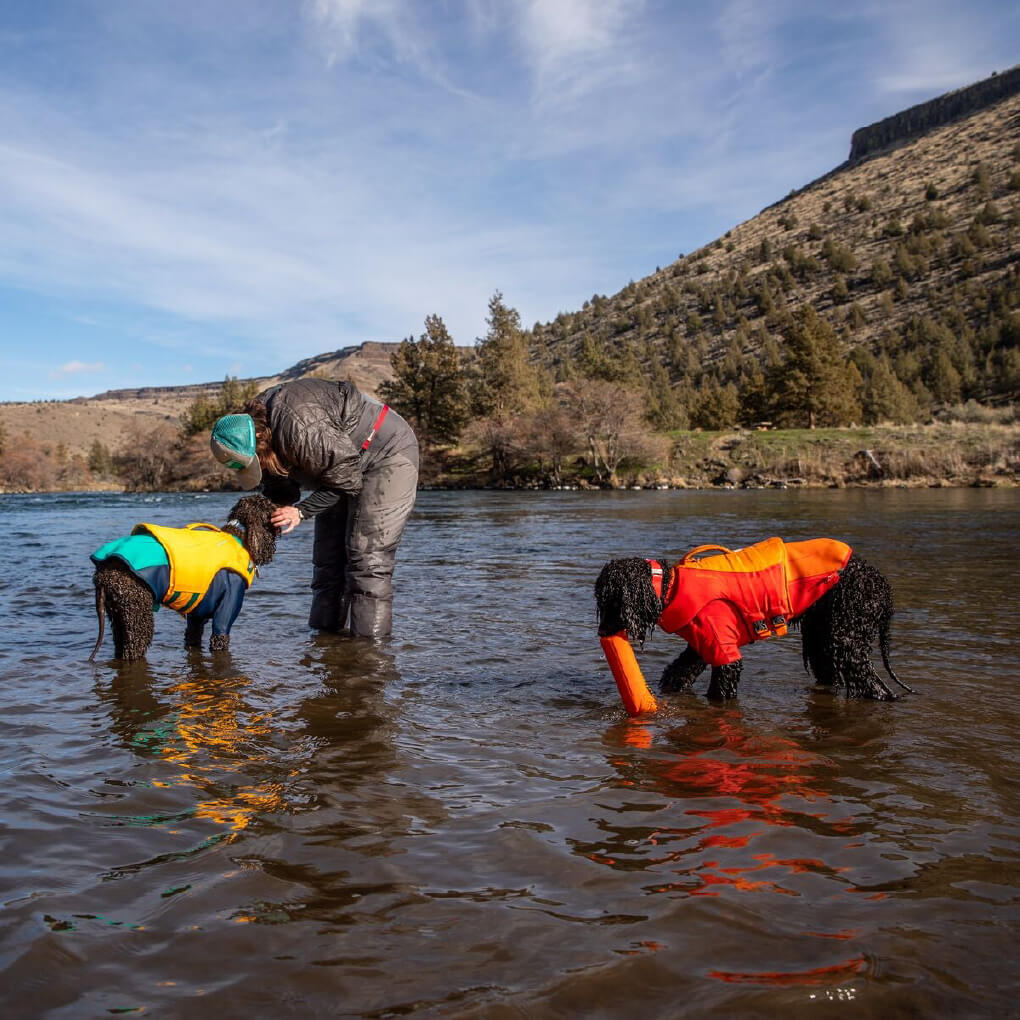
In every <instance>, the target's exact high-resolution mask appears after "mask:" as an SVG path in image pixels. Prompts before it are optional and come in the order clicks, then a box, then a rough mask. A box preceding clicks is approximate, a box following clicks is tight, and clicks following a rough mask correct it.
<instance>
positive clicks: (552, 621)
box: [0, 490, 1020, 1018]
mask: <svg viewBox="0 0 1020 1020" xmlns="http://www.w3.org/2000/svg"><path fill="white" fill-rule="evenodd" d="M234 498H235V497H233V496H230V495H227V494H203V495H164V496H119V495H118V496H114V495H57V496H7V497H0V521H2V523H3V526H4V531H5V533H6V536H7V542H6V547H7V550H8V555H7V557H6V562H5V564H4V566H3V568H2V571H0V599H2V605H3V610H2V612H3V624H4V625H3V627H2V629H0V678H2V681H3V683H2V686H0V702H2V707H0V769H2V774H3V783H2V785H0V819H2V821H3V832H2V846H3V854H2V856H0V911H2V912H0V919H2V925H0V1006H2V1007H3V1011H4V1014H5V1015H7V1016H26V1015H32V1016H48V1017H81V1016H99V1015H105V1014H108V1013H123V1012H127V1013H129V1014H130V1013H137V1014H148V1015H155V1016H185V1015H186V1016H189V1017H204V1016H220V1017H222V1016H243V1015H267V1016H268V1015H272V1016H299V1015H300V1016H305V1017H307V1016H320V1015H321V1016H327V1015H329V1016H391V1015H404V1014H418V1015H422V1016H455V1017H494V1018H495V1017H524V1016H527V1017H545V1016H603V1017H616V1016H619V1017H632V1016H638V1015H642V1014H645V1015H651V1016H686V1015H690V1016H700V1015H740V1016H780V1015H781V1016H790V1015H793V1016H799V1015H818V1013H817V1011H818V1009H819V1007H822V1008H824V1009H825V1012H824V1013H823V1014H822V1015H829V1013H830V1012H831V1011H833V1010H834V1009H836V1008H840V1007H839V1006H837V1004H852V1005H850V1006H849V1008H852V1009H853V1010H854V1012H855V1015H859V1016H860V1015H863V1016H874V1017H890V1016H893V1017H895V1016H904V1017H906V1016H946V1015H958V1016H965V1015H966V1016H1001V1015H1009V1014H1016V1012H1017V1007H1016V1005H1015V1003H1016V999H1017V992H1018V987H1017V985H1018V981H1017V977H1016V968H1015V965H1013V963H1012V960H1013V957H1014V956H1015V944H1016V933H1017V929H1016V924H1017V919H1018V916H1020V909H1018V895H1017V884H1018V883H1017V877H1018V875H1017V857H1018V846H1017V836H1018V813H1020V812H1018V808H1020V804H1018V796H1017V792H1016V789H1017V788H1016V779H1017V766H1016V759H1017V755H1016V736H1017V721H1018V720H1017V710H1016V701H1015V697H1016V692H1015V684H1016V679H1017V675H1018V669H1017V666H1018V659H1017V653H1016V635H1017V623H1018V614H1017V595H1016V549H1017V539H1018V533H1017V532H1018V528H1017V520H1018V518H1017V513H1016V511H1017V497H1016V496H1015V494H1014V493H1013V492H1009V491H998V490H933V491H916V490H904V491H863V490H853V491H810V492H794V491H787V492H771V491H769V492H661V493H660V492H626V493H614V494H609V493H558V494H535V493H528V494H521V493H431V492H429V493H422V494H421V496H420V499H419V504H418V508H417V510H416V512H415V515H414V517H413V518H412V521H411V523H410V525H409V530H408V533H407V536H406V539H405V542H404V545H403V548H402V555H401V558H400V561H399V566H398V578H397V581H398V601H397V605H396V611H395V619H396V628H395V636H394V639H393V640H392V641H390V642H388V643H386V644H384V645H371V644H366V643H363V642H358V641H352V640H350V639H346V638H343V637H335V636H334V637H319V636H316V635H314V634H312V633H311V632H309V631H308V629H307V627H306V625H305V618H306V613H307V608H308V594H307V584H308V579H309V576H310V572H311V571H310V562H309V561H310V554H311V541H310V539H311V530H310V528H308V527H307V526H305V527H302V528H299V529H298V530H297V531H296V532H294V533H292V534H291V535H288V536H286V537H284V538H283V539H281V541H280V543H279V546H278V556H277V559H276V561H275V562H274V563H273V564H271V565H270V566H269V567H267V568H266V569H265V570H264V572H263V576H262V577H261V579H260V580H259V581H258V582H257V583H256V585H255V587H254V588H253V590H252V592H251V593H250V595H249V598H248V600H247V602H246V606H245V609H244V611H243V612H242V614H241V617H240V619H239V620H238V622H237V624H236V625H235V628H234V633H233V639H232V648H231V651H230V653H229V654H227V655H221V656H215V657H214V656H212V655H210V654H209V653H208V652H207V651H204V652H201V653H199V652H195V651H190V652H189V651H185V650H184V649H183V648H182V647H181V645H182V642H183V634H184V624H183V620H182V619H181V618H180V617H178V616H176V614H173V613H170V612H168V611H165V610H164V611H160V613H159V614H158V616H157V620H156V638H155V642H154V644H153V647H152V649H151V651H150V654H149V657H148V660H147V661H146V662H145V663H139V664H135V665H132V666H123V665H118V664H117V663H114V662H113V661H111V660H110V658H109V656H111V655H112V641H111V639H110V637H109V633H108V634H107V642H106V645H105V646H104V649H103V651H102V652H101V653H100V656H99V661H98V662H97V663H95V664H92V663H89V662H87V661H86V659H87V656H88V654H89V652H90V651H91V648H92V644H93V642H94V639H95V616H94V608H93V603H92V586H91V569H90V565H89V562H88V553H89V552H90V551H91V550H92V549H94V548H95V547H97V546H98V545H100V544H101V543H102V542H104V541H106V540H107V539H108V538H111V537H114V536H116V535H119V534H123V533H126V532H127V531H128V530H129V529H130V528H131V527H132V526H133V525H134V524H135V523H137V522H139V521H153V522H157V523H165V524H174V525H180V524H183V523H186V522H188V521H191V520H211V521H213V522H221V521H223V520H224V519H225V515H226V511H227V509H228V508H229V507H230V505H231V504H232V502H233V500H234ZM773 534H779V535H782V536H783V537H785V538H787V539H791V540H793V539H801V538H808V537H814V536H817V535H829V536H832V537H838V538H842V539H844V540H846V541H848V542H850V543H851V544H852V545H853V546H854V547H855V548H856V549H857V550H858V551H859V552H860V553H861V554H862V555H864V556H865V557H866V558H868V559H870V560H872V561H873V562H875V563H876V564H878V565H880V566H881V568H882V569H883V570H884V572H885V573H886V574H887V576H888V577H889V579H890V580H891V582H892V584H893V586H894V589H895V591H896V594H897V607H898V612H897V616H896V620H895V623H894V628H893V661H894V663H895V665H896V666H897V669H898V671H899V672H900V675H901V676H902V677H903V678H904V679H905V680H907V682H909V683H910V684H912V685H913V686H914V687H916V688H917V689H918V690H919V691H920V692H921V693H920V694H919V695H918V696H917V697H916V698H915V697H908V698H905V699H903V700H901V701H899V702H896V703H894V704H886V703H871V702H848V701H846V700H845V699H842V698H840V697H836V696H833V695H832V694H831V693H828V692H826V691H821V690H818V689H815V688H814V687H813V686H812V685H811V684H810V683H809V678H808V677H807V675H806V674H805V673H804V672H803V669H802V667H801V662H800V646H799V639H798V638H796V637H793V636H791V637H787V638H785V639H782V640H779V641H773V642H766V643H762V644H759V645H757V646H755V647H754V648H753V649H750V650H749V651H748V654H747V656H746V662H745V669H744V681H743V683H742V689H741V694H740V697H739V699H738V700H737V701H735V702H733V703H731V704H727V705H726V706H725V707H719V706H714V705H709V704H708V703H707V702H706V701H705V699H704V697H703V691H704V687H705V682H704V681H703V682H702V683H701V684H700V685H699V686H700V693H698V694H692V695H682V696H677V697H673V698H671V699H668V700H667V701H666V703H665V705H664V708H663V710H662V711H661V712H659V713H658V714H656V715H655V716H652V717H648V718H643V719H641V720H639V721H631V720H628V719H627V718H626V716H625V715H624V713H623V711H622V709H621V707H620V704H619V700H618V698H617V696H616V693H615V689H614V687H613V683H612V680H611V678H610V675H609V672H608V669H607V667H606V666H605V664H604V662H603V660H602V658H601V653H600V650H599V646H598V643H597V641H596V640H595V637H594V604H593V600H592V597H591V586H592V582H593V580H594V578H595V575H596V574H597V572H598V569H599V567H600V566H601V564H602V563H603V562H604V561H605V560H606V559H608V558H611V557H614V556H624V555H641V556H653V555H661V556H667V557H670V556H672V557H676V556H677V555H678V554H681V553H683V552H684V551H686V549H688V548H690V547H691V546H694V545H698V544H701V543H705V542H716V543H722V544H724V545H728V546H730V547H733V548H736V547H738V546H741V545H745V544H748V543H750V542H754V541H757V540H759V539H761V538H765V537H768V536H770V535H773ZM679 650H680V644H679V643H678V642H677V641H676V639H673V638H669V637H664V636H662V635H660V634H656V635H655V637H654V638H653V639H652V641H651V642H650V643H649V645H648V646H647V647H646V649H645V651H644V653H643V654H642V655H641V657H640V658H641V662H642V665H643V667H644V669H645V672H646V675H647V676H648V677H649V680H650V681H651V682H652V686H653V687H654V686H655V684H654V680H655V679H656V678H657V676H658V673H659V672H661V669H662V668H663V667H664V666H665V664H666V663H667V662H668V661H669V660H670V659H671V658H672V656H673V655H675V654H676V653H677V652H678V651H679ZM830 1003H831V1004H832V1005H829V1004H830Z"/></svg>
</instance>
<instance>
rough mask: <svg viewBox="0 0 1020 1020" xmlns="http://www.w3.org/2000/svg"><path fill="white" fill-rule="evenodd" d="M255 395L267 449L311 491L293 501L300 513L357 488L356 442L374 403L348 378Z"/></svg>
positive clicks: (313, 512) (321, 507) (316, 510)
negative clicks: (265, 424)
mask: <svg viewBox="0 0 1020 1020" xmlns="http://www.w3.org/2000/svg"><path fill="white" fill-rule="evenodd" d="M257 399H258V400H259V401H261V402H262V403H264V404H265V405H266V410H267V412H268V417H269V428H270V429H271V431H272V435H273V449H274V450H275V451H276V453H277V454H278V455H279V456H280V458H281V460H282V461H283V462H284V463H285V464H286V465H288V467H289V468H290V473H289V478H290V480H291V481H292V482H296V483H297V484H298V485H299V486H301V487H302V488H303V489H312V490H314V491H313V492H312V493H311V495H310V496H308V497H307V498H306V499H304V500H302V501H301V502H300V503H298V504H297V506H298V507H299V508H300V509H301V511H302V513H303V514H304V516H306V517H314V516H315V515H316V514H319V513H321V512H322V511H323V510H326V509H327V508H328V507H330V506H332V505H333V504H334V503H336V502H337V500H339V499H340V497H341V495H343V494H345V493H346V494H347V495H350V496H357V495H358V494H359V493H360V492H361V485H362V478H361V468H362V460H361V444H362V442H363V441H364V439H365V438H366V437H367V435H368V433H369V432H370V430H371V421H372V416H373V415H372V412H373V411H378V409H379V405H377V404H374V402H371V401H368V400H366V398H365V396H364V394H362V393H361V392H360V391H359V390H358V389H357V388H356V387H355V386H353V385H352V384H351V383H349V382H330V381H329V380H326V379H296V380H294V381H293V382H287V383H281V384H280V385H279V386H274V387H273V388H272V389H269V390H266V391H265V392H264V393H261V394H260V395H259V397H258V398H257ZM366 421H367V422H368V424H367V425H365V422H366ZM361 433H364V435H362V434H361Z"/></svg>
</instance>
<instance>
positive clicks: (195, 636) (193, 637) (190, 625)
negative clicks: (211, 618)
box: [184, 616, 205, 648]
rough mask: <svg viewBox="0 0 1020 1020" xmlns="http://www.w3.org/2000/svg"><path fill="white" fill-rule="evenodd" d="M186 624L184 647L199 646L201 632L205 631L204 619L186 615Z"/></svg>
mask: <svg viewBox="0 0 1020 1020" xmlns="http://www.w3.org/2000/svg"><path fill="white" fill-rule="evenodd" d="M186 620H187V624H186V625H185V628H184V647H185V648H201V647H202V634H203V632H204V631H205V620H198V619H196V618H195V617H194V616H188V617H186Z"/></svg>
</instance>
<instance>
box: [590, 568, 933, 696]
mask: <svg viewBox="0 0 1020 1020" xmlns="http://www.w3.org/2000/svg"><path fill="white" fill-rule="evenodd" d="M656 566H661V568H662V577H663V581H662V582H661V590H662V592H663V595H662V596H660V595H659V594H657V593H656V590H655V587H654V586H653V577H652V562H651V561H649V560H645V559H638V558H628V559H618V560H611V561H610V562H609V563H607V564H606V565H605V566H604V567H603V569H602V571H601V573H600V574H599V576H598V579H597V581H596V582H595V599H596V603H597V609H598V631H599V635H600V636H603V637H606V636H609V635H613V634H618V633H620V632H621V631H626V634H627V637H628V639H629V640H630V641H632V642H634V643H637V644H643V642H644V640H645V638H646V637H647V636H648V635H649V634H650V633H651V631H652V630H653V629H654V628H655V626H656V625H657V624H660V617H661V616H662V615H663V613H664V611H665V610H666V609H667V605H668V598H667V597H666V596H667V595H668V594H669V593H670V584H669V582H670V579H671V578H672V576H673V575H672V571H673V570H674V569H682V567H676V568H671V567H670V565H669V564H668V563H666V562H665V561H664V560H659V561H656ZM839 575H840V576H839V581H838V583H836V585H835V586H834V587H832V588H831V589H830V590H829V591H827V592H825V594H823V595H822V596H821V597H820V598H819V599H817V601H815V602H814V603H813V604H812V605H810V606H809V607H808V608H807V609H806V611H804V612H803V613H802V614H801V615H800V616H799V617H795V618H794V619H791V620H789V621H786V622H787V623H788V624H789V625H790V626H799V627H800V631H801V638H802V644H803V655H804V666H805V668H806V669H808V670H810V672H811V673H812V675H813V676H814V677H815V679H816V680H817V681H818V682H819V683H821V684H825V685H827V686H830V687H834V688H840V687H841V688H842V689H843V690H844V691H845V692H846V694H847V696H848V697H853V698H874V699H877V700H893V699H895V698H896V695H895V694H894V693H893V692H892V690H890V688H889V687H888V686H887V685H886V683H885V682H884V681H883V680H882V678H881V677H880V676H879V674H878V672H877V671H876V669H875V667H874V665H873V664H872V661H871V650H872V648H873V646H874V644H875V642H876V640H877V642H878V646H879V650H880V652H881V655H882V662H883V664H884V665H885V668H886V670H887V671H888V673H889V676H890V677H891V678H892V679H893V680H894V681H895V682H896V683H897V684H899V685H900V686H901V687H903V688H904V689H905V690H908V691H911V693H913V691H912V689H911V688H910V687H908V686H907V685H906V684H905V683H903V681H901V680H900V679H899V677H897V676H896V674H895V672H894V671H893V669H892V667H891V665H890V663H889V629H890V623H891V621H892V616H893V596H892V588H891V587H890V585H889V583H888V581H887V580H886V579H885V577H883V576H882V574H881V573H880V572H879V571H878V570H877V569H876V568H875V567H873V566H872V565H871V564H869V563H867V562H866V561H865V560H863V559H861V558H860V557H859V556H858V555H857V554H856V553H853V554H851V555H850V558H849V560H848V561H847V562H846V565H845V566H844V567H843V568H842V570H840V571H839ZM746 640H748V641H750V640H753V635H748V636H747V638H746ZM740 643H743V642H740ZM707 665H708V664H707V663H706V661H705V659H704V658H702V655H701V654H700V653H699V651H698V650H697V649H696V648H695V647H694V646H693V645H692V644H690V643H689V644H688V645H687V647H686V648H684V650H683V651H682V652H681V653H680V655H679V656H677V658H676V659H675V660H674V661H673V662H671V663H670V664H669V665H668V666H667V667H666V669H665V671H664V672H663V674H662V680H661V682H660V687H661V690H662V691H663V692H665V693H671V692H679V691H686V690H690V689H691V687H692V686H693V684H694V681H695V680H696V679H697V678H698V676H700V675H701V673H702V672H703V671H704V670H705V669H706V667H707ZM742 665H743V664H742V660H741V659H740V658H739V657H738V658H736V660H735V661H731V662H726V663H723V664H721V665H716V666H713V667H712V673H711V680H710V683H709V687H708V697H709V698H711V699H723V698H733V697H736V694H737V686H738V684H739V682H740V676H741V670H742Z"/></svg>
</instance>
